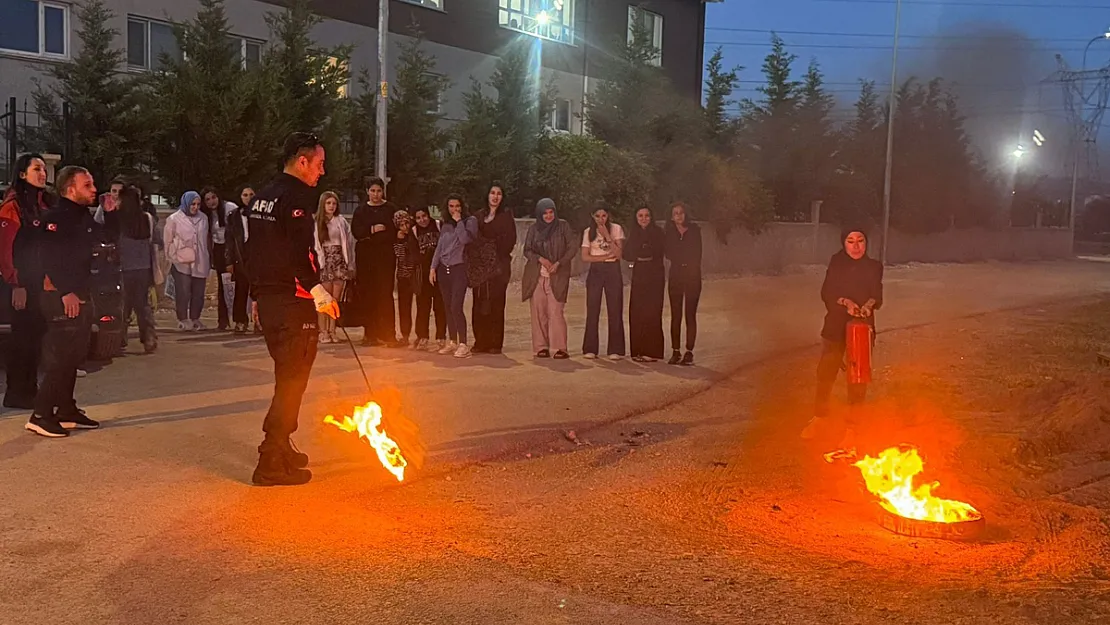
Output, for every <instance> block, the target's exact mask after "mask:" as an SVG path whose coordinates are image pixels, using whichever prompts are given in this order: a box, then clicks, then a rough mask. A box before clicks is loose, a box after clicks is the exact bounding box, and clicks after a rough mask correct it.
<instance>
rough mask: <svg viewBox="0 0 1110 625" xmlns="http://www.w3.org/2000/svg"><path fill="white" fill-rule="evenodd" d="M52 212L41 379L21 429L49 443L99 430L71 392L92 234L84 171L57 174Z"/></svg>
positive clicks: (85, 342)
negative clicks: (75, 433) (76, 430)
mask: <svg viewBox="0 0 1110 625" xmlns="http://www.w3.org/2000/svg"><path fill="white" fill-rule="evenodd" d="M54 186H55V189H56V191H57V193H58V195H59V196H60V197H59V199H58V204H57V206H56V207H55V208H53V209H51V210H49V211H47V212H46V214H45V215H43V218H42V233H41V235H40V242H39V245H40V246H41V248H40V249H41V252H42V253H41V258H42V269H43V271H42V273H43V281H42V282H43V292H42V294H41V295H40V297H41V300H40V302H41V306H42V314H43V317H45V319H46V336H45V338H44V339H43V349H42V351H43V365H44V369H45V371H46V373H45V375H44V376H43V380H42V385H41V387H40V388H39V394H38V396H37V397H36V398H35V411H34V413H33V414H32V415H31V419H30V420H29V421H28V422H27V425H26V429H28V430H30V431H32V432H34V433H35V434H39V435H41V436H46V437H49V438H62V437H65V436H69V430H71V429H74V428H79V429H90V430H91V429H96V428H98V427H100V424H99V423H97V422H96V421H93V420H92V419H90V418H89V417H88V416H87V415H85V412H84V411H83V410H81V409H80V408H78V407H77V401H76V399H74V396H73V395H74V387H75V386H76V385H77V367H78V365H80V364H81V362H82V360H83V359H84V356H85V352H86V351H87V350H88V348H89V332H90V326H91V323H92V322H91V319H90V315H91V311H90V309H89V304H88V302H89V301H91V295H92V293H91V288H90V287H91V285H90V283H91V280H92V250H93V243H94V234H93V231H94V229H95V227H96V222H95V221H94V220H93V216H92V215H91V214H90V213H89V207H90V206H93V205H94V204H96V184H95V182H94V181H93V177H92V174H90V173H89V171H88V170H87V169H85V168H84V167H74V166H70V167H65V168H63V169H62V170H61V171H60V172H58V176H57V179H56V180H55V184H54Z"/></svg>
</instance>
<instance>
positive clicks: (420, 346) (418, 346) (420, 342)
mask: <svg viewBox="0 0 1110 625" xmlns="http://www.w3.org/2000/svg"><path fill="white" fill-rule="evenodd" d="M412 348H413V349H414V350H425V349H428V339H417V340H416V342H414V343H413V344H412Z"/></svg>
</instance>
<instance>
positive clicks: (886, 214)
mask: <svg viewBox="0 0 1110 625" xmlns="http://www.w3.org/2000/svg"><path fill="white" fill-rule="evenodd" d="M901 24H902V0H898V1H897V4H896V5H895V8H894V52H893V53H892V54H891V59H890V101H889V103H888V104H887V115H886V171H885V173H884V174H883V246H882V248H881V252H880V261H881V262H882V263H883V264H884V265H885V264H886V250H887V242H888V241H889V240H890V177H891V174H892V173H893V171H894V111H895V109H897V108H898V103H897V102H896V101H895V96H896V95H897V92H898V30H899V28H900V26H901Z"/></svg>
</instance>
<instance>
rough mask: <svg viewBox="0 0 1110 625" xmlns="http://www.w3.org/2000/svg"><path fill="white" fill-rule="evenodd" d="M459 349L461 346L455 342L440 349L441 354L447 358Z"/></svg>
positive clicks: (450, 342) (448, 342)
mask: <svg viewBox="0 0 1110 625" xmlns="http://www.w3.org/2000/svg"><path fill="white" fill-rule="evenodd" d="M458 349H459V344H458V343H456V342H454V341H447V342H445V343H444V344H443V347H441V348H439V352H438V353H439V354H442V355H444V356H446V355H447V354H454V353H455V351H456V350H458Z"/></svg>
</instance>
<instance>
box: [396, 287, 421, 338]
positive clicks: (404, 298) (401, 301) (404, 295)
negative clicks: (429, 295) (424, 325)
mask: <svg viewBox="0 0 1110 625" xmlns="http://www.w3.org/2000/svg"><path fill="white" fill-rule="evenodd" d="M416 297H417V295H416V287H415V285H414V284H413V283H412V278H400V277H399V278H397V315H398V317H399V318H400V326H401V338H403V339H405V340H406V341H407V340H409V337H410V336H411V335H412V303H413V300H415V299H416Z"/></svg>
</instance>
